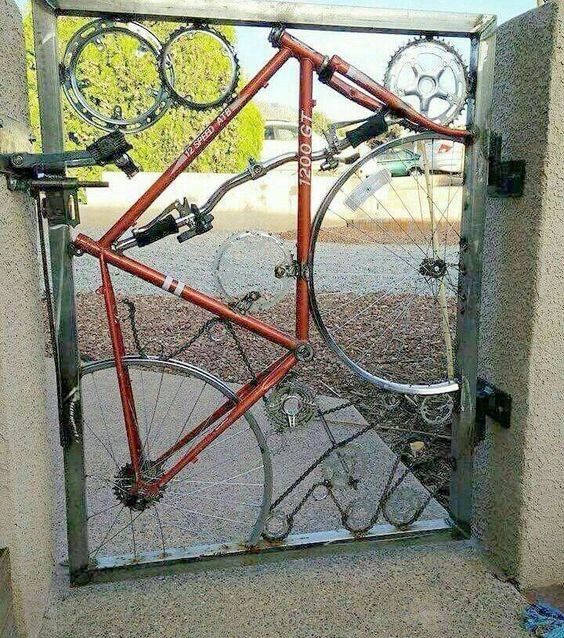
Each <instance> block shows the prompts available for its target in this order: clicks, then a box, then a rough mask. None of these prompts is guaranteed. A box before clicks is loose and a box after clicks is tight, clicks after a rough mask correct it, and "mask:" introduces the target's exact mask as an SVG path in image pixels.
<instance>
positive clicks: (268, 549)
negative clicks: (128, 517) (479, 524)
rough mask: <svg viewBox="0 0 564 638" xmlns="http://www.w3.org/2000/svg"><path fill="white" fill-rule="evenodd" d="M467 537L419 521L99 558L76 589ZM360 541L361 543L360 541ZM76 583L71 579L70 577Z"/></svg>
mask: <svg viewBox="0 0 564 638" xmlns="http://www.w3.org/2000/svg"><path fill="white" fill-rule="evenodd" d="M455 538H462V536H461V535H460V533H459V530H458V528H457V527H456V526H455V525H454V524H453V523H452V521H450V520H448V519H431V520H424V521H417V522H416V523H414V524H413V525H412V526H411V527H410V528H409V529H406V530H399V529H397V528H395V527H393V526H392V525H388V524H383V525H375V526H374V527H373V528H372V529H371V530H370V531H368V532H367V533H366V534H364V535H363V536H362V537H355V536H353V535H352V534H350V533H349V532H348V531H347V530H345V529H341V530H335V531H330V532H316V533H312V534H293V535H291V536H289V537H288V538H287V539H286V540H284V541H280V542H279V543H268V542H266V541H261V542H260V543H259V544H258V545H257V546H255V547H253V548H252V549H248V548H247V547H244V546H242V545H240V544H221V543H218V544H213V545H199V546H194V547H191V548H188V549H175V550H168V551H167V552H166V555H164V556H163V553H162V552H150V553H144V554H137V555H136V556H135V557H134V556H133V555H127V556H114V557H102V558H98V560H97V562H96V566H94V567H92V568H90V569H89V570H88V571H87V572H86V573H84V572H82V573H81V574H79V575H78V578H76V579H75V580H74V584H77V585H81V584H88V583H99V582H108V581H114V580H120V579H122V578H131V577H132V576H154V575H156V574H162V573H167V574H171V573H173V572H177V571H182V570H195V569H211V568H214V567H217V568H224V567H227V566H229V565H234V564H239V565H241V564H244V565H250V564H255V563H260V562H264V561H265V560H269V559H275V558H279V559H286V558H289V557H294V558H299V557H302V556H303V555H304V552H305V550H307V555H308V556H310V555H311V553H312V552H314V553H315V554H319V553H326V552H338V551H351V550H352V551H355V550H357V549H358V550H360V549H361V547H363V548H370V547H371V546H372V545H373V544H374V543H383V542H403V543H410V544H412V543H417V542H429V541H430V540H453V539H455ZM355 541H356V542H355ZM71 580H73V579H72V575H71Z"/></svg>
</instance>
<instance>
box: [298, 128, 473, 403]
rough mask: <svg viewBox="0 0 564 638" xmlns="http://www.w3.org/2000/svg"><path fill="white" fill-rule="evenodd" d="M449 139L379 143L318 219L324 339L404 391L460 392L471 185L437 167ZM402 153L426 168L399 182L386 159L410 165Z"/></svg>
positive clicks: (318, 304) (317, 303)
mask: <svg viewBox="0 0 564 638" xmlns="http://www.w3.org/2000/svg"><path fill="white" fill-rule="evenodd" d="M441 144H444V145H445V146H448V147H450V146H454V144H455V143H454V142H453V141H452V140H449V139H448V138H445V137H440V136H437V135H435V134H432V133H424V134H421V135H414V136H410V137H406V138H402V139H399V140H394V141H393V142H390V143H388V144H385V145H383V146H381V147H379V148H377V149H374V150H373V151H372V152H371V153H369V154H368V155H366V156H365V157H363V158H361V159H360V160H359V161H358V162H356V163H355V164H354V165H353V166H352V167H351V168H350V169H349V170H348V171H347V172H345V173H344V174H343V175H342V176H341V177H340V178H339V180H338V181H337V182H336V183H335V185H334V186H333V188H332V189H331V190H330V191H329V193H328V194H327V195H326V197H325V199H324V200H323V202H322V204H321V206H320V208H319V210H318V212H317V214H316V217H315V219H314V223H313V232H312V243H311V247H310V261H309V265H310V268H309V272H310V287H311V309H312V314H313V317H314V320H315V322H316V324H317V327H318V329H319V331H320V333H321V335H322V336H323V338H324V339H325V341H326V343H327V344H328V345H329V347H330V348H331V349H332V350H333V351H334V352H335V353H336V354H337V356H338V357H339V358H340V359H341V360H342V361H343V362H344V363H345V364H346V365H347V366H349V368H351V369H352V370H353V371H354V372H355V373H356V374H358V375H359V376H360V377H361V378H363V379H365V380H367V381H369V382H371V383H373V384H374V385H376V386H378V387H380V388H383V389H385V390H392V391H396V392H402V393H405V394H419V395H431V394H438V393H447V392H454V391H456V390H457V389H458V382H457V381H456V378H455V374H454V339H455V327H456V317H455V314H456V302H457V290H458V277H459V273H458V263H459V251H460V218H461V190H462V189H461V188H459V187H460V178H455V177H454V176H452V175H449V174H447V175H446V176H445V175H441V176H439V175H438V174H437V173H436V172H435V171H436V170H438V169H437V166H438V164H439V161H441V158H440V153H438V148H439V146H440V145H441ZM403 149H407V150H415V151H416V152H418V154H420V155H421V156H422V161H423V160H425V161H426V164H425V167H424V168H425V169H426V170H424V171H423V174H422V175H410V176H408V177H404V178H400V180H399V182H401V184H400V183H399V182H398V179H397V178H392V177H391V175H390V172H389V171H386V172H384V171H385V166H386V163H378V158H382V156H384V155H387V156H391V158H392V159H395V161H402V160H401V159H400V157H401V155H400V152H401V151H402V150H403ZM453 155H454V152H453ZM388 159H389V157H388ZM343 271H344V272H343Z"/></svg>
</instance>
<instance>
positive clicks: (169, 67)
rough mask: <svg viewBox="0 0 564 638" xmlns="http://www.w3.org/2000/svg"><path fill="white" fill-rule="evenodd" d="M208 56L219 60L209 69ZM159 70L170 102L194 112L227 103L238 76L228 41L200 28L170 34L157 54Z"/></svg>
mask: <svg viewBox="0 0 564 638" xmlns="http://www.w3.org/2000/svg"><path fill="white" fill-rule="evenodd" d="M203 51H205V55H204V54H203ZM212 53H213V54H214V55H213V56H212V55H211V54H212ZM217 54H219V55H217ZM212 57H213V58H214V59H215V58H217V59H218V60H219V61H218V62H217V63H216V68H212V67H211V66H210V59H212ZM159 68H160V74H161V80H162V82H163V85H164V86H165V87H166V88H167V90H168V91H169V93H170V94H171V95H172V96H173V98H174V100H175V101H176V102H178V103H179V104H182V105H183V106H186V107H188V108H190V109H194V110H196V111H205V110H208V109H213V108H215V107H218V106H221V105H222V104H225V103H226V102H229V101H230V100H231V99H232V98H233V95H234V93H235V89H236V88H237V84H238V82H239V75H240V67H239V60H238V59H237V55H236V53H235V51H234V50H233V47H232V46H231V44H230V42H229V41H228V40H227V38H226V37H225V36H224V35H223V34H222V33H220V32H219V31H216V30H215V29H212V28H211V27H209V26H204V25H187V26H183V27H181V28H180V29H178V30H177V31H175V32H174V33H172V35H171V36H170V38H169V39H168V41H167V42H166V44H165V45H164V47H163V50H162V52H161V56H160V65H159ZM212 87H218V88H217V90H214V89H213V88H212Z"/></svg>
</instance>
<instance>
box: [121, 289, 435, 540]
mask: <svg viewBox="0 0 564 638" xmlns="http://www.w3.org/2000/svg"><path fill="white" fill-rule="evenodd" d="M253 302H254V300H253V299H252V295H251V294H249V295H246V296H245V297H243V298H242V299H241V300H238V301H237V302H235V303H232V304H229V306H230V307H231V308H232V309H233V310H236V311H238V312H240V313H241V314H245V313H246V312H248V311H249V310H250V309H251V307H252V304H253ZM124 303H125V304H126V305H127V307H128V312H129V320H130V323H131V327H132V334H133V339H134V342H135V344H136V347H137V348H138V350H139V352H140V353H141V355H142V356H146V355H145V350H144V348H143V347H142V345H141V340H140V337H139V331H138V329H137V325H136V321H135V305H134V304H133V302H131V301H129V300H124ZM216 323H223V324H224V325H225V327H226V330H227V332H228V334H229V335H230V336H231V338H232V339H233V341H234V343H235V346H236V348H237V352H238V354H239V356H240V358H241V360H242V361H243V364H244V366H245V368H246V370H247V371H248V372H249V374H250V376H251V378H252V380H253V381H256V379H257V377H256V374H255V371H254V369H253V366H252V363H251V361H250V359H249V357H248V355H247V353H246V352H245V349H244V348H243V345H242V343H241V340H240V339H239V336H238V335H237V333H236V330H235V327H234V326H233V324H232V322H230V321H226V320H224V319H221V318H219V317H212V318H211V319H209V320H208V321H206V322H205V323H203V324H202V326H201V327H200V328H199V329H198V331H197V332H196V333H195V334H194V335H193V336H192V337H191V338H190V339H189V340H188V341H187V342H186V343H185V344H183V345H182V346H181V347H180V348H177V350H175V351H173V352H171V353H170V354H169V355H167V356H166V357H164V358H165V359H167V360H168V359H172V358H175V357H177V356H178V355H179V354H182V353H183V352H186V351H187V350H188V349H189V348H190V347H191V346H192V345H194V343H196V342H197V341H198V340H199V339H200V338H201V337H202V336H203V335H204V334H205V333H206V332H207V331H208V330H209V329H210V328H211V326H213V325H214V324H216ZM262 399H263V401H266V397H262ZM349 407H354V403H353V402H352V401H345V402H344V403H341V404H339V405H337V406H334V407H332V408H328V409H327V410H321V409H320V408H319V407H318V415H319V416H320V417H322V418H323V417H326V416H328V415H330V414H334V413H336V412H339V411H340V410H344V409H346V408H349ZM377 428H378V426H377V425H368V426H366V427H364V428H363V429H362V430H359V431H358V432H355V433H354V434H352V435H351V436H349V437H347V438H346V439H343V440H342V441H338V442H336V443H333V444H332V445H331V446H330V447H329V448H327V450H325V452H324V453H323V454H321V456H319V457H318V458H317V459H316V460H315V461H314V462H313V463H312V464H311V465H310V466H309V467H308V468H306V470H305V471H304V472H302V474H301V475H300V476H299V477H298V478H297V479H296V480H295V481H294V482H293V483H292V484H291V485H290V486H289V487H288V488H287V489H286V490H285V491H284V492H283V493H282V494H280V496H278V498H277V499H276V500H275V501H274V502H273V503H272V504H271V506H270V512H274V511H275V509H276V508H277V507H278V506H279V505H280V504H281V503H282V502H283V501H284V500H285V499H286V498H287V497H288V496H289V495H290V494H291V493H292V492H294V490H295V489H296V488H297V487H298V486H299V485H300V484H301V483H303V481H304V480H305V479H306V478H307V477H308V476H309V475H310V474H311V473H312V472H314V471H315V470H316V469H317V468H318V467H319V466H320V465H321V464H322V463H323V461H325V460H326V459H327V458H328V457H329V456H330V455H331V454H332V453H333V452H334V451H335V450H339V449H341V448H344V447H346V446H347V445H348V444H349V443H352V442H353V441H355V440H356V439H357V438H360V437H361V436H363V435H364V434H366V433H368V432H370V431H371V430H375V429H377ZM399 463H400V454H399V453H398V454H397V455H396V460H395V461H394V465H393V467H392V470H391V472H390V475H389V476H388V480H387V482H386V486H385V488H384V491H383V493H382V496H381V497H380V499H379V502H378V506H377V508H376V511H375V512H374V514H373V516H372V517H371V519H370V521H369V525H368V527H367V529H369V528H370V527H372V526H373V525H374V524H375V523H376V521H377V520H378V518H379V516H380V514H381V513H382V511H383V509H384V507H385V505H386V503H387V502H388V501H389V499H390V498H391V496H392V494H393V493H394V492H395V491H396V490H397V489H398V488H399V487H400V485H401V484H402V483H403V481H404V480H405V478H406V477H407V476H408V475H409V474H410V472H411V470H410V469H409V468H408V467H407V468H406V469H405V471H404V472H403V473H402V475H401V476H400V477H399V478H398V479H397V480H396V481H395V483H393V485H392V482H393V479H394V476H395V474H396V471H397V468H398V466H399ZM320 486H324V487H325V488H326V489H327V493H328V494H329V496H330V498H331V500H332V501H333V503H334V504H335V506H336V508H337V510H338V512H339V514H340V516H341V520H342V522H343V525H345V526H346V519H347V512H346V509H345V508H343V506H342V505H341V503H340V502H339V500H338V499H337V497H336V496H335V494H334V491H333V489H332V486H331V483H330V482H329V481H320V482H317V483H314V484H313V485H312V486H310V488H309V489H308V490H307V491H306V493H305V494H304V496H303V497H302V498H301V499H300V501H299V502H298V503H297V504H296V506H295V507H294V508H293V509H292V511H291V512H290V513H289V514H286V517H287V520H288V526H289V531H290V530H291V528H292V526H293V521H294V518H295V517H296V515H297V514H298V513H299V512H300V511H301V509H302V508H303V507H304V505H305V504H306V503H307V502H308V501H309V499H310V498H311V496H312V494H313V493H314V492H315V490H316V488H318V487H320ZM437 491H438V488H437V490H434V491H433V492H432V493H430V494H429V495H428V497H427V499H425V501H424V502H423V503H422V505H421V506H420V507H419V508H418V509H417V510H416V511H415V513H414V514H413V515H412V517H411V519H410V520H409V521H406V523H405V524H406V525H410V524H411V523H412V522H413V521H414V520H417V519H418V518H419V517H420V516H421V514H422V513H423V511H424V509H425V508H426V507H427V505H428V504H429V502H430V501H431V500H432V498H433V496H434V494H435V493H436V492H437ZM350 531H353V530H350ZM288 533H289V532H288ZM353 533H363V532H354V531H353Z"/></svg>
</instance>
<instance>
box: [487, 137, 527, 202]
mask: <svg viewBox="0 0 564 638" xmlns="http://www.w3.org/2000/svg"><path fill="white" fill-rule="evenodd" d="M524 189H525V161H524V160H510V161H502V159H501V135H499V134H497V133H494V132H493V131H492V132H490V136H489V173H488V196H489V197H498V198H500V197H522V196H523V191H524Z"/></svg>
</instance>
